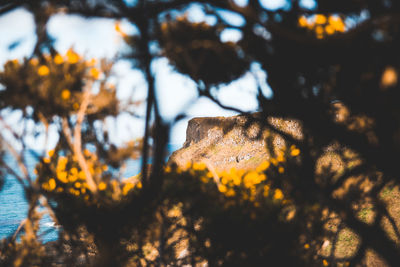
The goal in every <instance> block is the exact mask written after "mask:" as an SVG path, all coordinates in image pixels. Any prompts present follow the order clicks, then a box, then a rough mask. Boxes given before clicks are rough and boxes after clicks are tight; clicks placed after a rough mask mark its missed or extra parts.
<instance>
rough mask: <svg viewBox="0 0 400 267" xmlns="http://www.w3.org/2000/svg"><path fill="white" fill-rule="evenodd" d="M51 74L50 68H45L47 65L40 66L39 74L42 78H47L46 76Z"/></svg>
mask: <svg viewBox="0 0 400 267" xmlns="http://www.w3.org/2000/svg"><path fill="white" fill-rule="evenodd" d="M49 73H50V70H49V68H48V67H47V66H45V65H42V66H40V67H39V68H38V74H39V75H40V76H46V75H49Z"/></svg>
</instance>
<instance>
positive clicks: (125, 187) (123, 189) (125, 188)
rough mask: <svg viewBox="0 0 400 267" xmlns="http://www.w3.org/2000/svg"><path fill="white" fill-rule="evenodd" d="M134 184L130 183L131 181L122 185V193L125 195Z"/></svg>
mask: <svg viewBox="0 0 400 267" xmlns="http://www.w3.org/2000/svg"><path fill="white" fill-rule="evenodd" d="M134 187H135V186H134V185H133V184H132V183H126V184H125V185H124V187H123V188H122V194H123V195H124V196H126V195H127V194H128V192H129V191H130V190H131V189H132V188H134Z"/></svg>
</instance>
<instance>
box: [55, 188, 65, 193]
mask: <svg viewBox="0 0 400 267" xmlns="http://www.w3.org/2000/svg"><path fill="white" fill-rule="evenodd" d="M63 191H64V188H62V187H57V189H56V192H57V193H61V192H63Z"/></svg>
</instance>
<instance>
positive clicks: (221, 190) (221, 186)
mask: <svg viewBox="0 0 400 267" xmlns="http://www.w3.org/2000/svg"><path fill="white" fill-rule="evenodd" d="M218 190H219V192H221V193H225V192H226V191H227V190H228V188H227V187H226V186H225V185H222V184H220V185H218Z"/></svg>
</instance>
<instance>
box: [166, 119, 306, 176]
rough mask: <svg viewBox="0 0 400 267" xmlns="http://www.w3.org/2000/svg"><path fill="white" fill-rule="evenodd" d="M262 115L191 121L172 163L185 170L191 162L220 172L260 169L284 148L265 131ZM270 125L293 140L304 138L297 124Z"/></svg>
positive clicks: (280, 121) (276, 137) (273, 121)
mask: <svg viewBox="0 0 400 267" xmlns="http://www.w3.org/2000/svg"><path fill="white" fill-rule="evenodd" d="M259 115H260V114H253V115H252V116H250V117H246V116H241V115H239V116H233V117H204V118H194V119H191V120H190V121H189V123H188V127H187V130H186V141H185V143H184V145H183V147H182V148H181V149H179V150H177V151H175V152H174V153H173V154H172V155H171V157H170V159H169V163H176V164H177V165H178V166H179V167H184V166H186V165H187V163H188V162H192V163H193V162H204V163H206V164H207V165H208V166H212V167H213V168H215V169H217V170H229V169H231V168H233V167H234V168H237V169H252V168H255V167H257V166H258V165H259V164H260V163H261V162H262V161H264V160H266V159H268V158H269V157H270V154H271V151H270V149H271V148H273V149H279V148H282V147H284V146H285V142H284V139H283V138H282V137H281V136H279V135H277V134H272V132H271V130H268V129H267V128H262V126H261V124H260V123H259V118H260V117H259ZM269 122H270V123H271V124H272V125H274V126H276V127H278V128H279V129H280V130H282V131H284V132H285V133H287V134H290V135H291V136H293V137H294V138H297V139H301V138H302V131H301V125H300V123H298V122H297V121H291V120H283V119H279V118H270V119H269ZM269 143H270V144H271V146H268V144H269ZM268 147H270V149H268Z"/></svg>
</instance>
